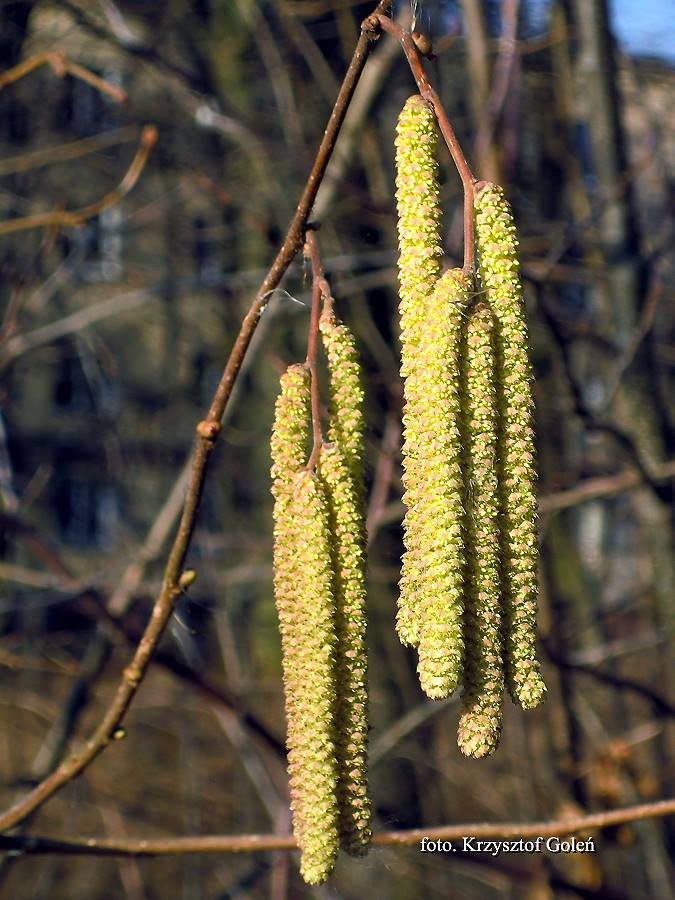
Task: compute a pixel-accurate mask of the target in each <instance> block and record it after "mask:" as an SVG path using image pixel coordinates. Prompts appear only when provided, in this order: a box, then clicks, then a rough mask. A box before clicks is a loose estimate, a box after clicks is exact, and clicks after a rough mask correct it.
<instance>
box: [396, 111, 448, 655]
mask: <svg viewBox="0 0 675 900" xmlns="http://www.w3.org/2000/svg"><path fill="white" fill-rule="evenodd" d="M437 140H438V137H437V132H436V124H435V118H434V114H433V112H432V110H431V109H430V108H429V106H428V105H427V104H426V102H425V101H424V100H423V99H422V97H420V96H419V95H414V96H412V97H410V98H409V99H408V100H407V101H406V103H405V105H404V107H403V109H402V110H401V113H400V115H399V118H398V123H397V126H396V141H395V146H396V200H397V208H398V243H399V259H398V271H399V282H400V294H399V296H400V302H399V313H400V320H401V375H402V377H403V378H404V387H405V379H407V376H408V375H409V374H410V373H411V372H412V371H413V369H414V366H415V360H416V358H417V350H418V343H419V333H420V329H421V327H422V324H423V322H424V321H425V316H426V301H427V298H428V297H429V295H430V294H431V292H432V290H433V288H434V285H435V283H436V281H437V279H438V278H439V276H440V274H441V263H442V255H443V251H442V246H441V236H440V220H441V208H440V202H439V187H438V163H437V161H436V156H435V152H436V144H437ZM413 472H414V467H413ZM413 472H411V474H410V475H409V485H410V480H411V479H412V478H413V477H414V476H413ZM415 552H416V551H415V550H414V549H413V548H411V547H408V546H407V545H406V550H405V553H404V554H403V560H402V567H401V581H400V596H399V608H398V615H397V619H396V628H397V631H398V635H399V637H400V639H401V641H402V642H403V643H404V644H410V645H413V646H415V645H417V642H418V628H417V625H418V622H419V615H418V611H417V605H416V602H415V597H416V596H417V585H416V581H415V578H416V573H417V572H418V571H419V568H420V565H421V562H420V560H417V559H415Z"/></svg>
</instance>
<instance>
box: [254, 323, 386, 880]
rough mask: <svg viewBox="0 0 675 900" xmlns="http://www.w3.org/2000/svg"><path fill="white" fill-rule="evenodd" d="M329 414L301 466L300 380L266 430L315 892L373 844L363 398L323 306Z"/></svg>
mask: <svg viewBox="0 0 675 900" xmlns="http://www.w3.org/2000/svg"><path fill="white" fill-rule="evenodd" d="M320 332H321V337H322V341H323V345H324V349H325V351H326V356H327V359H328V370H329V384H330V395H331V412H330V421H329V430H328V436H329V438H330V443H327V444H324V445H323V446H322V448H321V451H320V453H319V458H318V464H317V466H316V471H311V470H310V469H309V468H308V467H307V457H308V443H309V437H310V431H311V424H310V423H311V417H310V374H309V371H308V370H307V368H306V367H305V366H303V365H293V366H290V367H289V368H288V370H287V371H286V372H285V373H284V375H283V376H282V379H281V391H280V394H279V397H278V399H277V403H276V410H275V419H274V426H273V429H272V441H271V450H272V492H273V496H274V593H275V600H276V605H277V611H278V615H279V624H280V630H281V639H282V655H283V676H284V692H285V698H286V718H287V745H288V768H289V776H290V786H291V808H292V811H293V830H294V833H295V836H296V839H297V841H298V846H299V847H300V850H301V864H300V871H301V874H302V876H303V878H304V879H305V881H307V882H308V883H309V884H319V883H321V882H322V881H324V880H325V879H326V878H327V877H328V875H329V874H330V872H331V871H332V869H333V866H334V864H335V859H336V856H337V853H338V849H339V847H340V846H342V848H343V849H344V850H346V851H347V852H348V853H350V854H353V855H362V854H364V853H365V852H366V851H367V849H368V846H369V843H370V838H371V828H370V820H371V811H370V800H369V797H368V787H367V732H368V724H367V723H368V697H367V684H366V676H367V673H366V648H365V624H366V618H365V576H364V546H365V541H364V524H363V514H362V499H363V475H362V458H361V455H362V437H363V417H362V400H363V394H362V390H361V386H360V380H359V367H358V361H357V356H356V348H355V345H354V340H353V338H352V336H351V334H350V332H349V331H348V329H347V328H345V326H344V325H342V324H340V323H339V322H338V320H337V319H336V317H335V315H334V314H333V312H332V309H330V308H329V307H327V308H326V310H325V311H324V314H323V315H322V317H321V321H320Z"/></svg>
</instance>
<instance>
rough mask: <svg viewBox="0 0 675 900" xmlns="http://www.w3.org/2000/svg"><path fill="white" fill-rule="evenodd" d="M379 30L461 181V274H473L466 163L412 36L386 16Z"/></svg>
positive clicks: (470, 192) (470, 175) (471, 181)
mask: <svg viewBox="0 0 675 900" xmlns="http://www.w3.org/2000/svg"><path fill="white" fill-rule="evenodd" d="M377 18H378V20H379V23H380V25H381V26H382V30H383V31H386V32H388V33H389V34H391V35H392V36H393V37H395V38H397V39H398V40H399V41H400V42H401V46H402V47H403V52H404V53H405V56H406V59H407V60H408V65H409V66H410V70H411V72H412V74H413V78H414V79H415V83H416V84H417V89H418V90H419V92H420V94H421V95H422V97H424V99H425V100H426V101H427V102H428V103H430V104H431V106H432V107H433V110H434V113H435V115H436V120H437V121H438V127H439V128H440V130H441V134H442V135H443V139H444V140H445V143H446V144H447V147H448V150H449V151H450V156H451V157H452V161H453V162H454V164H455V168H456V169H457V172H458V173H459V177H460V179H461V181H462V189H463V191H464V272H465V273H466V274H467V275H471V274H472V273H473V265H474V252H473V244H474V239H473V199H474V183H475V181H476V179H475V178H474V176H473V173H472V172H471V169H470V167H469V163H468V162H467V159H466V157H465V156H464V153H463V151H462V148H461V147H460V144H459V141H458V140H457V137H456V136H455V132H454V129H453V127H452V125H451V124H450V120H449V119H448V116H447V114H446V112H445V109H444V108H443V104H442V103H441V100H440V97H439V96H438V94H437V93H436V91H435V90H434V89H433V88H432V86H431V84H430V83H429V79H428V78H427V76H426V72H425V71H424V66H423V65H422V59H421V57H420V54H419V52H418V50H417V47H416V46H415V43H414V41H413V39H412V36H411V35H410V34H409V32H407V31H406V30H405V29H403V28H401V26H400V25H398V24H397V23H396V22H393V21H392V20H391V19H388V18H387V17H386V16H382V15H380V16H378V17H377Z"/></svg>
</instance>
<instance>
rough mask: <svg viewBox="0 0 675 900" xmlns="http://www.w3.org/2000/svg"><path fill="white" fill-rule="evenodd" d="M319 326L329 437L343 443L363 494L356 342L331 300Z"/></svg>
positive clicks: (354, 477)
mask: <svg viewBox="0 0 675 900" xmlns="http://www.w3.org/2000/svg"><path fill="white" fill-rule="evenodd" d="M319 330H320V332H321V340H322V343H323V347H324V350H325V351H326V356H327V358H328V373H329V391H330V417H329V421H328V440H329V441H330V442H331V443H334V444H337V445H338V446H339V447H340V449H341V451H342V454H343V456H344V458H345V461H346V463H347V465H348V466H349V470H350V472H351V473H352V477H353V479H354V482H355V485H356V488H357V490H358V491H359V496H360V495H361V493H362V491H363V427H364V425H363V388H362V387H361V368H360V366H359V357H358V351H357V349H356V342H355V340H354V336H353V335H352V333H351V331H350V330H349V328H347V326H346V325H343V324H342V322H340V321H339V320H338V319H337V317H336V315H335V313H334V311H333V309H332V304H327V305H326V306H325V307H324V311H323V313H322V314H321V318H320V320H319Z"/></svg>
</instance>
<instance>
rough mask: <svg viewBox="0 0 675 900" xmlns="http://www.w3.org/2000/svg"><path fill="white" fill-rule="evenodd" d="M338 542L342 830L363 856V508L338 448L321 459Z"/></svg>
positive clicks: (367, 816)
mask: <svg viewBox="0 0 675 900" xmlns="http://www.w3.org/2000/svg"><path fill="white" fill-rule="evenodd" d="M319 469H320V475H321V480H322V482H323V484H324V486H325V489H326V496H327V499H328V509H329V516H330V529H331V534H332V538H333V571H334V582H333V587H334V593H335V633H336V638H337V642H336V653H335V656H336V659H335V662H336V667H335V674H336V686H337V697H336V709H335V748H336V754H337V767H338V826H339V831H340V842H341V845H342V847H343V849H344V850H346V851H347V852H348V853H350V854H352V855H354V856H362V855H363V854H365V853H366V852H367V850H368V846H369V844H370V839H371V836H372V835H371V827H370V821H371V805H370V798H369V794H368V686H367V655H366V642H365V638H366V608H365V599H366V582H365V559H364V546H365V541H364V534H365V529H364V521H363V504H362V501H361V497H360V495H359V492H358V491H357V489H356V485H355V483H354V478H353V475H352V472H351V470H350V467H349V465H348V463H347V459H346V456H345V454H344V452H343V451H342V448H341V447H340V446H339V445H338V444H329V445H324V446H323V447H322V449H321V454H320V457H319Z"/></svg>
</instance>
